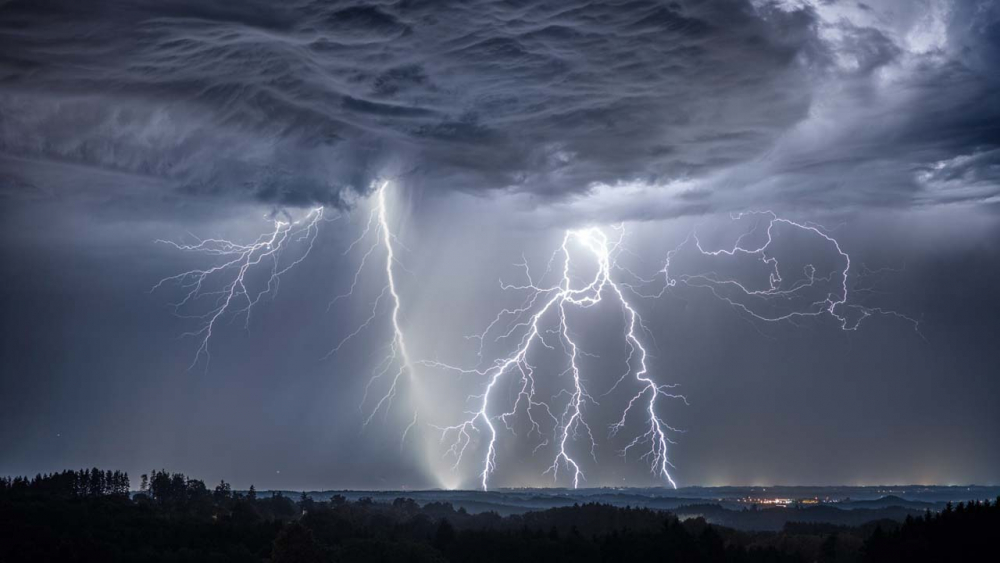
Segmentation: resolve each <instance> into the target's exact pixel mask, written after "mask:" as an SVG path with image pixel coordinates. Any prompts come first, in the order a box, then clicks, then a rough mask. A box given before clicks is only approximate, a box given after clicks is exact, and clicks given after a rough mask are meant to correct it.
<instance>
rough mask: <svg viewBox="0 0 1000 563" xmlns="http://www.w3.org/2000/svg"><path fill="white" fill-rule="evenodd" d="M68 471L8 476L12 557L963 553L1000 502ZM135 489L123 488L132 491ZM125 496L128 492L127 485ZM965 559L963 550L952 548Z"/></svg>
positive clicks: (806, 557) (2, 542) (681, 557)
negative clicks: (291, 484) (736, 507)
mask: <svg viewBox="0 0 1000 563" xmlns="http://www.w3.org/2000/svg"><path fill="white" fill-rule="evenodd" d="M127 483H128V477H127V476H126V475H125V474H124V473H119V472H107V471H100V470H88V471H77V472H74V471H66V472H63V473H58V474H54V475H44V476H43V475H39V476H37V477H35V478H34V479H25V478H17V479H3V480H2V485H0V561H2V562H4V563H18V562H22V561H32V562H46V561H59V562H75V561H81V562H83V561H105V562H116V561H143V562H154V563H155V562H164V563H166V562H171V563H174V562H186V561H212V562H230V561H231V562H237V561H240V562H242V561H246V562H263V561H270V562H273V563H286V562H296V563H299V562H352V561H358V562H361V561H385V562H390V561H407V562H414V563H420V562H446V561H451V562H477V563H478V562H491V561H496V562H501V561H503V562H509V561H512V560H514V561H517V562H518V563H527V562H531V561H545V562H547V563H556V562H562V561H572V562H574V563H587V562H599V561H601V562H603V561H614V562H617V561H638V562H642V561H664V560H674V561H686V562H695V563H697V562H715V561H719V562H733V563H756V562H768V563H783V562H789V563H791V562H799V561H810V562H812V561H818V562H822V563H851V562H857V563H861V562H863V561H903V560H906V561H923V560H960V559H965V557H961V556H958V555H957V554H962V553H966V551H963V550H967V549H971V547H970V546H973V547H977V548H978V547H981V546H985V545H986V544H988V543H989V542H990V541H991V540H992V537H991V536H990V534H992V533H995V531H996V530H997V529H998V528H997V513H998V510H1000V508H998V505H997V504H996V503H970V504H963V505H959V506H958V507H955V508H953V509H949V510H946V511H944V512H943V513H942V514H940V515H935V514H929V513H928V515H926V516H924V517H922V518H916V519H913V518H911V519H909V520H907V521H906V522H905V523H903V524H899V523H898V522H893V521H883V522H878V523H872V524H867V525H865V526H861V527H846V526H833V525H822V524H789V525H787V526H786V527H785V529H783V530H781V531H777V532H773V531H772V532H745V531H738V530H734V529H731V528H725V527H720V526H714V525H711V524H709V523H707V522H706V521H705V520H704V519H702V518H691V519H687V520H683V521H681V520H679V519H678V518H677V517H675V516H674V515H672V514H668V513H665V512H659V511H654V510H649V509H645V508H617V507H613V506H608V505H599V504H584V505H576V506H572V507H563V508H553V509H549V510H542V511H538V512H532V513H527V514H523V515H515V516H508V517H501V516H499V515H497V514H495V513H490V512H487V513H480V514H469V513H468V512H466V511H465V510H463V509H461V508H459V509H457V510H456V509H455V508H454V507H453V506H452V505H451V504H449V503H442V502H432V503H428V504H425V505H423V506H421V505H419V504H418V503H416V502H414V501H413V500H412V499H406V498H400V499H396V500H395V501H394V502H392V503H377V502H373V501H372V500H371V499H369V498H363V499H360V500H358V501H356V502H349V501H347V500H346V499H345V498H344V497H342V496H334V497H332V498H331V499H329V500H328V501H324V502H321V501H318V500H316V499H313V498H310V497H309V496H308V495H306V494H305V493H303V494H302V495H301V496H300V497H299V498H297V499H295V500H293V499H290V498H287V497H284V496H282V495H281V494H278V493H271V494H267V495H258V493H257V491H256V490H255V489H254V488H253V487H251V488H250V490H249V491H246V492H237V491H233V490H232V487H231V486H230V485H229V484H227V483H225V482H221V483H219V484H218V485H217V486H215V487H212V488H209V487H207V486H206V485H205V484H204V482H202V481H200V480H197V479H190V478H188V477H186V476H185V475H183V474H180V473H169V472H167V471H153V472H151V473H149V474H147V475H143V476H142V478H141V480H140V486H139V490H138V492H134V493H132V494H129V493H128V485H127ZM123 487H124V488H123ZM122 491H125V492H124V493H123V492H122ZM941 554H948V555H955V557H950V556H941Z"/></svg>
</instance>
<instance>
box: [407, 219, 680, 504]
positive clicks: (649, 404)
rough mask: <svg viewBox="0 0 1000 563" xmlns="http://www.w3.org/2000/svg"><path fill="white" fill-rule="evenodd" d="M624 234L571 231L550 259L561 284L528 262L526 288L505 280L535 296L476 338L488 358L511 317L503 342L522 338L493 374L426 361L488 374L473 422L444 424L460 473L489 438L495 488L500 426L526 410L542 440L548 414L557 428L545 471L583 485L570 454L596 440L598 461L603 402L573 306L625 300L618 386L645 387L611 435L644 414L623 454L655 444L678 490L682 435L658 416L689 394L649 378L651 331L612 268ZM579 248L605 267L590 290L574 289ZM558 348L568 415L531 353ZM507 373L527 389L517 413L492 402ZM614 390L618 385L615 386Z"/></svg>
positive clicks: (656, 464)
mask: <svg viewBox="0 0 1000 563" xmlns="http://www.w3.org/2000/svg"><path fill="white" fill-rule="evenodd" d="M616 231H617V232H618V233H619V237H618V238H617V239H616V240H613V241H612V240H609V239H608V237H607V235H606V234H605V233H604V232H603V231H602V230H600V229H598V228H588V229H576V230H569V231H566V233H565V234H564V237H563V240H562V244H561V245H560V248H559V250H557V251H556V252H555V253H554V254H553V256H552V259H550V261H549V267H550V269H551V265H552V263H553V262H554V261H555V260H557V259H558V257H559V256H561V257H562V275H561V277H560V279H559V281H558V282H557V283H556V284H555V285H551V286H539V285H536V283H535V282H534V281H533V280H532V278H531V274H530V271H528V268H527V265H526V264H524V265H523V266H524V268H525V273H526V276H527V278H528V283H527V284H526V285H509V284H504V283H503V282H501V287H502V288H503V289H505V290H520V291H526V292H528V296H527V298H526V299H525V301H524V304H523V305H522V306H521V307H519V308H516V309H504V310H502V311H501V312H500V313H499V314H498V315H497V317H495V318H494V319H493V321H492V322H491V323H490V324H489V325H488V326H487V328H486V330H485V331H484V332H482V333H480V334H478V335H475V337H474V338H476V339H478V340H479V341H480V354H481V353H482V342H483V341H485V340H486V338H487V336H488V335H489V334H490V333H491V332H492V331H493V330H494V329H495V328H496V327H498V326H499V325H501V324H503V323H504V322H505V319H508V321H507V325H508V326H509V329H508V330H506V332H501V333H500V334H499V335H498V336H497V339H498V340H503V339H508V338H511V337H513V336H515V335H516V334H518V333H519V334H520V338H519V339H518V344H517V346H516V348H515V349H514V351H513V352H511V353H510V354H509V355H508V356H506V357H503V358H500V359H497V360H495V361H494V362H493V364H492V365H491V366H489V367H488V368H486V369H479V368H475V369H466V368H461V367H458V366H454V365H450V364H446V363H442V362H438V361H423V362H421V363H422V364H424V365H427V366H429V367H436V368H442V369H447V370H454V371H457V372H460V373H465V374H476V375H479V376H482V377H484V378H485V379H486V381H487V383H486V387H485V390H484V391H483V393H482V394H479V395H473V396H471V397H469V400H470V402H473V403H475V404H477V408H476V410H473V411H469V412H468V413H467V414H468V418H466V419H465V420H463V421H461V422H460V423H458V424H455V425H452V426H446V427H438V430H440V432H441V440H442V442H447V441H448V440H450V445H449V447H448V449H447V451H446V455H450V456H454V458H455V464H454V466H453V467H454V468H457V467H458V465H459V464H460V463H461V462H462V459H463V457H464V455H465V452H466V450H467V449H468V447H469V446H470V444H472V442H473V436H474V435H476V434H483V435H485V439H486V452H485V457H484V458H483V462H482V471H481V473H480V484H481V486H482V488H483V490H488V488H489V478H490V475H491V474H492V473H493V472H494V470H495V469H496V465H497V459H496V456H497V440H498V439H499V434H498V428H497V425H498V424H503V425H505V427H506V428H507V429H508V430H510V431H511V432H513V428H512V427H511V426H510V424H509V420H510V419H511V418H512V417H514V416H515V415H516V414H517V413H518V412H522V411H523V412H524V414H525V416H526V417H527V419H528V421H529V422H530V427H531V430H530V431H529V434H531V433H536V434H538V436H539V439H541V436H542V427H541V424H540V423H539V419H540V418H541V417H545V419H547V420H550V421H551V422H552V425H553V427H554V430H553V436H552V441H551V442H550V441H549V440H548V438H545V439H544V441H541V443H540V444H539V445H538V446H537V447H536V451H537V450H538V449H540V448H543V447H545V446H548V445H550V444H551V445H552V446H553V448H554V455H553V460H552V464H551V465H550V466H549V468H548V469H547V470H546V471H545V473H551V474H552V476H553V479H558V477H559V472H560V470H565V471H567V472H568V473H569V475H570V477H571V479H572V483H573V487H574V488H576V487H579V486H580V481H581V480H582V479H584V478H585V476H584V473H583V470H582V468H581V465H580V462H579V461H578V460H577V458H575V457H574V454H573V453H571V451H570V446H571V444H572V443H573V442H574V441H575V440H576V439H577V438H580V437H584V438H585V439H586V441H587V443H589V450H590V455H591V457H592V458H593V459H594V460H595V461H596V459H597V458H596V449H597V444H596V440H595V439H594V433H593V430H592V428H591V426H590V424H589V423H588V422H587V420H586V416H585V411H586V409H587V407H588V405H597V404H598V403H597V401H596V400H594V398H593V396H591V395H590V393H588V391H587V389H586V385H585V382H584V378H583V377H582V374H581V366H580V357H581V356H583V355H586V353H585V352H584V351H583V350H581V349H580V348H579V346H578V344H577V342H576V340H575V339H574V338H573V335H572V333H571V331H570V327H569V322H568V320H567V316H566V312H567V308H570V307H575V308H579V309H588V308H591V307H593V306H594V305H597V304H598V303H601V302H602V300H604V299H605V297H610V298H613V299H614V300H615V301H617V303H618V305H619V306H620V307H621V310H622V313H623V315H624V318H625V332H624V335H623V336H624V340H625V342H626V346H627V348H628V357H627V358H626V362H625V364H626V369H625V372H624V373H623V374H622V375H621V376H620V377H619V378H618V381H617V382H616V383H615V387H617V385H618V384H619V383H621V382H622V381H623V380H625V379H626V378H628V377H629V376H631V377H633V378H634V379H635V381H637V382H638V383H639V385H640V389H639V391H638V392H637V393H636V394H635V395H634V396H633V397H632V399H631V400H630V401H629V402H628V404H627V406H626V407H625V409H624V411H623V412H622V415H621V418H620V420H619V421H618V422H617V423H615V424H614V425H612V427H611V429H610V432H611V434H617V433H618V432H619V431H621V430H622V429H623V428H624V427H625V425H626V420H628V419H629V418H630V417H641V419H642V420H643V428H644V430H643V431H642V432H640V433H638V434H637V435H636V436H635V438H634V439H633V440H632V442H631V443H629V444H628V445H627V446H626V447H625V449H624V450H623V451H622V452H621V454H622V455H627V454H628V452H629V450H631V449H632V448H634V447H636V446H638V445H640V444H648V445H649V447H648V450H647V451H646V452H645V453H644V454H643V455H642V456H641V457H642V458H644V459H646V460H647V461H649V463H650V467H651V470H652V471H653V473H655V474H658V475H660V476H661V477H662V478H663V479H665V480H666V481H667V482H669V483H670V485H671V486H674V487H676V483H675V482H674V480H673V478H672V477H671V475H670V467H671V465H670V461H669V460H668V457H667V450H668V447H669V445H670V444H673V442H672V440H671V439H670V436H669V435H668V433H671V432H677V430H676V429H675V428H672V427H671V426H670V425H668V424H667V423H666V422H664V420H663V419H662V417H661V416H660V415H659V414H658V412H657V411H658V408H659V406H660V403H661V400H662V399H666V398H671V399H680V400H684V401H685V402H686V399H684V397H683V396H682V395H677V394H675V393H673V392H671V389H672V386H669V385H660V384H657V383H656V382H655V381H654V380H653V379H652V378H651V377H650V376H649V370H648V367H647V365H646V362H647V351H646V347H645V346H644V345H643V343H642V340H641V339H640V338H639V331H641V330H645V329H644V327H643V325H642V319H641V317H640V316H639V314H638V312H637V311H636V310H635V308H634V307H632V305H631V304H630V303H629V301H628V300H627V299H626V297H625V294H624V292H623V291H622V289H621V287H619V285H618V284H617V283H616V282H615V280H614V279H613V277H612V271H613V270H615V263H616V262H615V257H616V255H617V253H618V251H619V249H620V248H621V239H622V238H623V236H624V229H623V228H621V227H618V228H617V229H616ZM573 243H575V244H576V245H578V246H579V247H582V248H583V249H584V250H586V251H587V253H588V254H590V255H591V256H592V259H593V260H594V262H595V263H596V265H597V268H596V271H595V273H594V276H593V277H592V278H589V279H587V280H585V282H586V283H583V284H582V285H574V283H573V276H572V274H571V269H572V262H573V252H572V250H571V245H572V244H573ZM547 271H548V270H547ZM544 277H545V276H544V275H543V278H544ZM549 317H554V320H555V322H556V328H555V329H554V330H552V329H546V328H545V325H544V323H545V322H546V321H547V319H548V318H549ZM549 333H554V334H555V335H556V338H555V341H549V340H546V334H549ZM557 343H558V345H559V346H561V347H562V349H563V351H564V352H565V354H566V362H567V367H566V369H565V370H564V371H563V372H562V374H560V375H566V374H568V375H569V376H570V378H571V385H570V386H569V388H568V389H566V390H564V392H560V393H559V394H557V396H556V397H553V398H552V400H555V399H556V398H558V397H559V396H560V395H563V394H566V395H568V396H569V398H568V400H567V402H566V404H565V406H564V407H563V408H562V409H561V410H559V409H555V410H556V411H557V412H558V414H555V413H554V412H553V411H554V409H553V408H552V406H551V405H550V401H545V400H542V399H541V398H539V397H538V394H537V393H536V387H535V373H536V369H537V368H536V367H535V366H534V365H533V364H532V360H531V358H530V354H531V353H532V351H533V350H534V349H535V348H538V347H543V348H546V349H549V350H554V349H555V345H556V344H557ZM507 376H510V377H517V378H519V382H518V383H519V386H520V390H519V392H518V394H517V397H516V399H515V401H514V403H513V406H512V408H511V409H510V410H508V411H505V412H496V410H497V409H495V408H494V407H493V406H491V398H492V397H493V395H494V394H495V389H496V387H497V385H498V384H499V383H500V381H501V380H502V379H503V378H504V377H507ZM613 389H614V387H612V390H613ZM609 392H610V391H609ZM643 401H644V404H643V407H642V409H641V413H642V414H641V415H640V414H639V412H640V409H638V408H634V407H636V405H638V404H639V403H641V402H643ZM500 410H502V409H500Z"/></svg>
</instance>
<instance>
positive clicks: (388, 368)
mask: <svg viewBox="0 0 1000 563" xmlns="http://www.w3.org/2000/svg"><path fill="white" fill-rule="evenodd" d="M388 188H389V182H388V181H384V182H382V183H381V184H380V185H379V187H378V189H377V190H376V191H375V207H374V208H373V209H372V210H371V213H370V214H369V216H368V223H367V224H366V225H365V228H364V229H363V230H362V232H361V234H360V235H359V236H358V238H356V239H355V240H354V241H353V242H352V243H351V244H350V245H349V246H348V248H347V250H346V251H345V252H344V253H345V254H347V253H350V252H351V251H352V250H353V249H354V248H355V247H357V246H358V245H359V244H361V243H362V241H364V240H365V239H367V238H373V240H372V241H371V244H370V245H369V246H368V247H367V249H366V250H365V252H364V254H363V255H362V258H361V263H360V264H359V266H358V269H357V270H356V271H355V273H354V278H353V281H352V282H351V286H350V288H349V289H348V290H347V292H345V293H343V294H341V295H338V296H337V297H335V298H334V300H333V301H332V302H331V303H330V305H331V306H332V305H333V304H334V303H336V302H337V301H338V300H340V299H344V298H347V297H350V296H352V295H353V294H354V290H355V289H357V286H358V281H359V279H360V278H361V275H362V273H363V271H364V269H365V265H366V264H367V263H368V261H369V259H370V258H371V257H372V255H373V254H375V253H376V251H377V250H378V249H379V248H380V247H381V248H383V249H384V251H385V285H384V286H383V288H382V291H381V292H380V293H379V295H378V297H377V298H376V299H375V301H374V302H373V303H372V309H371V314H370V315H369V316H368V317H367V318H366V319H365V321H364V322H363V323H361V324H360V325H359V326H358V327H357V328H355V330H353V331H352V332H351V333H350V334H348V335H347V336H346V337H344V338H343V339H342V340H341V341H340V342H339V343H338V344H337V345H336V346H335V347H334V348H333V349H332V350H331V351H330V354H331V355H332V354H334V353H336V352H338V351H339V350H340V349H341V348H342V347H343V346H344V345H345V344H346V343H347V342H349V341H350V340H351V339H353V338H354V337H355V336H357V335H358V334H360V333H361V331H363V330H364V329H366V328H368V327H369V326H370V325H371V323H372V322H373V321H374V320H375V318H376V317H377V316H378V311H379V308H380V306H381V304H382V302H383V300H384V299H386V298H387V296H388V299H389V300H390V302H391V304H390V306H391V312H390V314H389V317H390V320H391V324H392V338H391V340H390V342H389V351H388V352H387V354H386V356H385V357H384V358H383V359H382V361H381V362H379V363H378V365H377V367H376V368H375V371H374V372H373V374H372V377H371V378H370V379H369V381H368V384H367V385H366V386H365V394H364V396H363V397H362V400H361V408H362V409H363V408H364V405H365V404H367V403H368V394H369V392H370V390H371V388H372V386H373V385H374V384H375V383H376V382H377V381H379V380H380V379H382V378H385V377H388V378H389V385H388V388H387V390H386V391H385V393H384V394H382V396H381V397H380V398H379V399H378V400H377V401H376V402H375V404H374V406H373V407H372V408H371V410H370V411H369V413H368V415H367V417H366V418H365V421H364V425H365V426H367V425H368V424H369V423H371V421H372V419H373V418H374V417H375V415H376V414H378V413H379V412H380V411H382V410H383V409H384V410H388V409H389V408H390V407H391V405H392V401H393V399H394V398H395V397H396V395H397V393H398V387H399V383H400V379H401V378H402V377H403V376H404V375H405V374H409V375H410V376H412V375H413V364H412V363H411V361H410V355H409V352H407V349H406V340H405V338H404V336H403V329H402V328H401V326H400V320H399V317H400V308H401V301H400V297H399V292H398V290H397V285H396V274H395V267H396V266H399V263H398V261H397V259H396V251H395V246H396V245H398V246H400V247H402V248H404V249H405V246H403V245H402V243H400V242H399V240H398V239H397V238H396V236H395V235H394V234H393V232H392V229H390V227H389V217H388V210H387V204H386V191H387V190H388ZM400 267H401V266H400ZM416 423H417V413H416V411H414V417H413V421H412V422H411V423H410V425H409V426H407V427H406V429H405V430H404V431H403V440H404V441H405V439H406V435H407V433H409V431H410V429H411V428H413V427H414V426H415V425H416Z"/></svg>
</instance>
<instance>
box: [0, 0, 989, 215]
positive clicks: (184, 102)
mask: <svg viewBox="0 0 1000 563" xmlns="http://www.w3.org/2000/svg"><path fill="white" fill-rule="evenodd" d="M90 4H92V3H79V2H69V1H66V0H55V1H53V0H50V1H40V0H32V1H25V2H20V1H10V2H6V3H0V22H3V23H0V197H3V196H8V197H17V196H24V195H26V194H37V193H51V192H53V191H61V192H62V193H73V192H74V190H83V189H85V188H83V187H81V186H84V185H96V186H99V185H100V184H101V182H110V181H112V180H108V178H117V180H115V181H119V182H121V183H122V184H130V183H136V184H141V185H143V186H150V185H152V186H159V188H154V189H152V190H151V191H153V192H154V193H155V192H156V190H157V189H163V190H168V191H169V192H170V193H181V194H190V195H192V196H202V195H212V196H222V197H229V198H234V199H238V200H260V201H264V202H268V203H277V204H289V205H307V204H314V203H320V204H333V205H347V204H349V203H350V201H351V200H352V198H353V197H355V196H356V195H357V194H358V193H361V192H364V191H365V190H367V189H368V187H369V184H370V182H371V181H372V179H373V178H375V177H380V176H390V177H397V178H400V179H401V181H404V182H407V183H409V184H412V185H413V186H419V187H422V188H424V189H429V190H460V191H466V192H473V193H484V192H494V191H496V190H506V191H514V192H519V193H522V194H526V195H529V196H538V197H534V198H533V199H532V201H542V202H545V201H550V202H554V203H560V202H562V203H565V202H567V201H586V200H587V199H588V198H596V199H594V201H599V200H601V197H604V196H605V195H607V194H611V196H610V197H611V199H610V200H609V201H613V202H616V206H617V211H616V214H619V215H622V216H626V217H627V216H630V215H636V214H671V213H683V212H685V210H690V211H692V212H696V211H704V210H708V209H726V208H737V207H748V206H758V205H764V204H767V205H771V204H774V203H776V202H777V203H782V202H784V203H792V204H799V205H817V206H844V207H854V206H872V205H877V206H913V205H929V204H940V203H955V202H974V203H976V202H979V203H989V204H995V203H996V202H997V197H998V196H997V194H998V193H1000V190H998V184H1000V131H998V125H997V123H1000V119H998V118H1000V108H998V104H1000V102H998V101H997V100H998V99H1000V96H998V95H997V94H998V93H1000V92H998V88H997V84H998V83H997V81H996V79H995V78H993V77H992V74H991V72H990V69H992V68H994V67H995V63H996V62H997V61H998V60H1000V56H998V53H1000V47H998V43H997V41H998V40H997V39H996V37H997V36H998V35H1000V34H998V33H996V31H997V30H998V29H1000V27H998V24H997V23H996V22H997V19H998V18H997V17H996V16H997V10H996V9H995V8H994V7H992V6H990V5H988V4H985V3H984V4H982V6H981V7H980V6H974V5H972V4H974V3H967V4H962V5H955V6H951V7H950V8H949V9H948V10H946V11H944V12H942V13H941V14H938V15H935V14H937V12H934V13H930V12H928V13H929V16H928V17H931V18H932V19H933V18H937V19H936V20H934V21H932V22H931V23H935V24H940V25H939V26H938V27H937V28H933V29H934V30H936V33H937V36H933V37H931V39H934V40H936V41H937V42H936V43H934V44H933V45H931V46H930V47H928V48H923V47H921V48H920V49H918V48H917V47H914V45H918V46H919V45H924V43H926V42H927V41H928V40H925V39H923V36H920V40H921V41H923V43H919V44H918V43H914V42H912V41H911V42H909V43H908V42H907V41H905V40H904V38H905V37H911V38H912V37H915V36H914V35H913V33H912V31H913V29H917V28H915V27H914V28H913V29H910V30H909V31H910V32H911V33H909V35H905V34H903V33H902V32H900V30H898V29H896V30H893V29H890V28H887V27H879V26H876V25H867V24H865V23H864V22H861V23H859V22H857V21H852V20H849V19H847V18H843V17H839V16H838V17H832V16H831V15H830V14H827V13H824V12H822V11H821V10H818V6H809V5H808V4H806V3H800V5H791V6H789V5H784V6H778V5H772V4H770V3H766V2H753V3H750V2H746V1H738V0H724V1H716V2H690V3H688V2H672V3H664V2H654V1H648V2H647V1H632V2H570V1H565V0H560V1H558V2H524V3H522V2H499V1H495V0H479V1H474V2H455V3H451V4H446V3H437V2H435V3H413V4H412V5H411V4H410V3H407V2H389V1H384V2H308V1H299V2H288V3H275V2H242V3H236V4H233V3H223V2H216V3H212V2H208V3H206V2H203V1H202V2H193V1H167V2H164V1H158V2H151V1H130V2H124V1H122V2H104V3H100V6H97V7H95V6H91V5H90ZM932 4H933V3H932ZM935 5H936V4H935ZM949 6H950V5H949ZM876 7H877V6H876ZM925 7H926V6H925ZM868 9H869V10H871V9H874V8H868ZM942 14H943V15H942ZM918 23H919V22H918ZM916 25H917V24H914V26H916ZM921 25H923V24H921ZM942 26H943V27H942ZM932 27H933V26H932ZM921 29H922V28H921ZM87 174H95V175H94V176H93V179H91V180H90V181H89V182H88V181H83V180H82V178H83V177H85V176H87ZM637 186H638V187H637ZM626 196H628V197H626Z"/></svg>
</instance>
